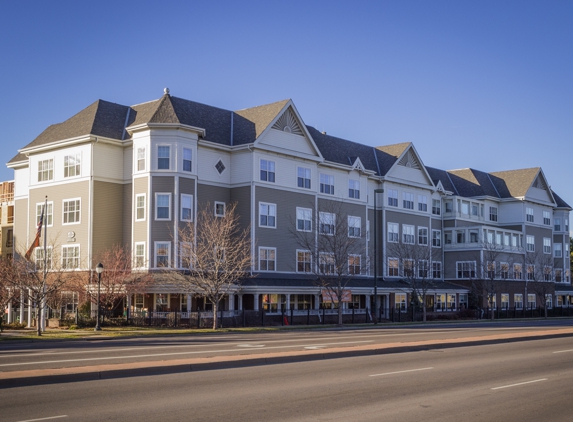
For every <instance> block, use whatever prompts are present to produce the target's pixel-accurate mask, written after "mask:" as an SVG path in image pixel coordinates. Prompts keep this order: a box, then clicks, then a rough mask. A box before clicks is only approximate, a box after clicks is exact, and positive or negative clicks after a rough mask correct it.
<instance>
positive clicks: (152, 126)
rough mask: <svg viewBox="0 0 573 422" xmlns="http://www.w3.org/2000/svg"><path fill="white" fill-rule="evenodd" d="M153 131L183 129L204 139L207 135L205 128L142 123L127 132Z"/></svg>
mask: <svg viewBox="0 0 573 422" xmlns="http://www.w3.org/2000/svg"><path fill="white" fill-rule="evenodd" d="M151 129H181V130H186V131H189V132H193V133H197V134H198V135H199V136H201V137H202V138H205V136H206V135H207V131H206V130H205V129H203V128H200V127H196V126H189V125H184V124H182V123H142V124H140V125H136V126H130V127H128V128H126V129H125V130H126V131H127V132H128V133H129V134H130V135H133V134H134V133H136V132H141V131H144V130H151Z"/></svg>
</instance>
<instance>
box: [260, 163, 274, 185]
mask: <svg viewBox="0 0 573 422" xmlns="http://www.w3.org/2000/svg"><path fill="white" fill-rule="evenodd" d="M263 161H265V162H266V163H268V164H267V165H269V164H270V163H272V167H273V168H274V170H273V171H270V170H268V169H267V170H263ZM269 167H270V165H269ZM263 171H266V172H267V179H266V180H265V179H263V178H262V174H261V172H263ZM271 173H272V174H273V178H274V180H269V174H271ZM259 181H260V182H265V183H276V181H277V163H276V162H275V161H274V160H269V159H267V158H260V159H259Z"/></svg>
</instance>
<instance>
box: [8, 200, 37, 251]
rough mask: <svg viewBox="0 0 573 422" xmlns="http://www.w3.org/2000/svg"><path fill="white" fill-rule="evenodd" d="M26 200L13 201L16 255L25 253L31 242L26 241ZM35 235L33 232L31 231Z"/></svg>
mask: <svg viewBox="0 0 573 422" xmlns="http://www.w3.org/2000/svg"><path fill="white" fill-rule="evenodd" d="M27 227H28V200H27V199H17V200H15V201H14V243H13V245H14V248H15V252H17V253H22V254H24V253H26V250H27V249H28V248H29V247H30V243H31V240H30V239H28V230H27ZM32 232H33V233H34V234H35V230H33V231H32Z"/></svg>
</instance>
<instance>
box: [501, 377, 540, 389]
mask: <svg viewBox="0 0 573 422" xmlns="http://www.w3.org/2000/svg"><path fill="white" fill-rule="evenodd" d="M540 381H547V378H541V379H538V380H533V381H525V382H518V383H517V384H510V385H503V386H501V387H493V388H492V390H501V389H502V388H510V387H517V386H519V385H525V384H532V383H534V382H540Z"/></svg>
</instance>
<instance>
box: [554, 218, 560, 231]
mask: <svg viewBox="0 0 573 422" xmlns="http://www.w3.org/2000/svg"><path fill="white" fill-rule="evenodd" d="M553 223H554V230H555V231H556V232H560V231H561V219H560V218H555V219H553Z"/></svg>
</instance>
